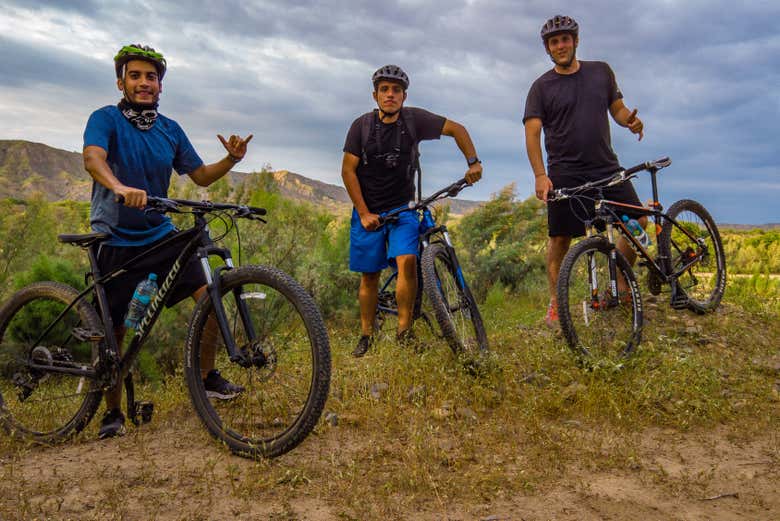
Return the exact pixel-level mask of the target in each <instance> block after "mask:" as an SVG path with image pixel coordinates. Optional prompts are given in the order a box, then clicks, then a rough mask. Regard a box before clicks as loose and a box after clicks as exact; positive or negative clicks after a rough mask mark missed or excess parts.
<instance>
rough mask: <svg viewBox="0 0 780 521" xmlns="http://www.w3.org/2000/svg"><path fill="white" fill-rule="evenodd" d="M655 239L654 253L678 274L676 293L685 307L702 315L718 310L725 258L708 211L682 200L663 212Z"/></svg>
mask: <svg viewBox="0 0 780 521" xmlns="http://www.w3.org/2000/svg"><path fill="white" fill-rule="evenodd" d="M667 215H668V216H669V218H671V219H674V220H675V221H676V222H677V224H678V225H679V227H677V226H674V224H673V223H672V221H670V220H669V219H664V225H663V228H662V229H661V235H660V237H659V238H658V251H659V253H660V254H661V256H662V257H666V258H667V259H668V260H669V267H670V268H671V272H672V273H675V272H678V271H681V273H680V275H679V277H678V278H677V287H678V290H682V291H683V292H684V294H685V296H687V298H688V307H690V308H691V309H693V310H694V311H697V312H699V313H705V312H708V311H712V310H714V309H715V308H716V307H718V304H719V303H720V300H721V299H722V298H723V292H724V291H725V290H726V256H725V254H724V252H723V243H722V242H721V240H720V233H718V227H717V226H715V221H714V220H713V219H712V216H710V214H709V212H708V211H707V210H706V209H705V208H704V207H703V206H702V205H701V204H699V203H697V202H696V201H692V200H690V199H682V200H680V201H677V202H676V203H674V204H673V205H672V206H671V207H670V208H669V211H668V212H667Z"/></svg>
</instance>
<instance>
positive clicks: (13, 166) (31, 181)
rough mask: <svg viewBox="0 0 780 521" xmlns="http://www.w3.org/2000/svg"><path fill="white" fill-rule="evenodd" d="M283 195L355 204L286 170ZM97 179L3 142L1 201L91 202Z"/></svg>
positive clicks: (54, 156)
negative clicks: (42, 199) (35, 199)
mask: <svg viewBox="0 0 780 521" xmlns="http://www.w3.org/2000/svg"><path fill="white" fill-rule="evenodd" d="M253 175H255V174H253V173H246V172H231V176H230V181H231V184H233V185H235V184H240V183H243V182H246V181H247V180H248V179H249V178H251V176H253ZM273 179H274V181H275V182H276V184H277V185H278V189H279V192H280V193H281V194H282V195H283V196H285V197H289V198H291V199H295V200H299V201H306V202H309V203H312V204H316V205H319V206H324V207H326V208H328V209H330V210H333V211H336V210H338V211H341V210H346V209H348V208H349V207H350V206H351V203H350V200H349V196H348V195H347V192H346V190H344V188H343V187H341V186H337V185H331V184H327V183H323V182H322V181H317V180H315V179H309V178H308V177H304V176H302V175H300V174H296V173H293V172H289V171H287V170H278V171H276V172H274V173H273ZM91 188H92V181H91V179H90V178H89V175H87V173H86V172H85V171H84V164H83V161H82V157H81V154H79V153H77V152H67V151H65V150H60V149H57V148H53V147H50V146H48V145H44V144H42V143H33V142H30V141H20V140H0V199H3V198H9V197H10V198H17V199H29V198H30V197H33V196H36V195H39V196H43V197H44V198H45V199H47V200H49V201H60V200H63V199H72V200H76V201H86V200H89V195H90V190H91ZM477 205H479V202H477V201H468V200H463V199H457V200H453V201H450V211H451V212H452V214H454V215H462V214H465V213H468V212H469V211H470V210H471V209H473V208H475V207H476V206H477Z"/></svg>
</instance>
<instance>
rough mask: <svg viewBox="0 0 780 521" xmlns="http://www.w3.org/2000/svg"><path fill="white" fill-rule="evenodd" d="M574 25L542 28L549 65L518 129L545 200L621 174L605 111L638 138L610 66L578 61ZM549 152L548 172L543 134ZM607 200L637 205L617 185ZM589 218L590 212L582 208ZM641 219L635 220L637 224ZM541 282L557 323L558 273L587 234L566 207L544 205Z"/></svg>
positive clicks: (564, 22) (563, 19)
mask: <svg viewBox="0 0 780 521" xmlns="http://www.w3.org/2000/svg"><path fill="white" fill-rule="evenodd" d="M578 33H579V26H578V25H577V22H575V21H574V19H572V18H570V17H568V16H560V15H558V16H555V17H553V18H551V19H549V20H548V21H547V22H546V23H545V24H544V26H543V27H542V31H541V35H542V42H543V43H544V48H545V51H547V54H548V55H549V56H550V58H551V59H552V61H553V63H554V64H555V66H554V67H553V68H552V69H551V70H549V71H547V72H546V73H544V74H543V75H542V76H540V77H539V78H538V79H537V80H536V81H535V82H534V83H533V85H532V86H531V90H530V91H529V92H528V98H527V99H526V105H525V114H524V116H523V124H524V125H525V146H526V151H527V152H528V160H529V161H530V163H531V168H532V169H533V172H534V177H535V178H536V181H535V184H536V186H535V191H536V197H538V198H539V199H541V200H542V201H545V202H546V201H547V193H548V192H549V191H550V190H552V189H553V188H568V187H573V186H578V185H581V184H584V183H586V182H589V181H593V180H596V179H602V178H604V177H607V176H609V175H610V174H612V173H615V172H617V171H618V170H620V163H618V159H617V155H616V154H615V152H614V151H613V150H612V144H611V140H610V133H609V120H608V119H607V112H609V114H610V115H611V116H612V119H613V120H615V122H616V123H617V124H618V125H620V126H622V127H626V128H628V129H629V130H630V131H631V132H633V133H634V134H639V139H640V140H641V139H642V135H643V125H642V121H641V120H640V119H639V118H638V117H636V112H637V111H636V109H634V110H633V111H630V110H629V109H628V108H627V107H626V106H625V105H624V104H623V94H622V93H621V92H620V89H618V86H617V82H616V81H615V75H614V74H613V72H612V69H611V68H610V67H609V65H607V64H606V63H604V62H585V61H578V60H577V57H576V54H577V44H578V43H579V39H578ZM542 129H544V146H545V150H546V152H547V170H545V167H544V161H543V160H542V147H541V133H542ZM605 195H606V196H607V197H609V198H610V199H613V200H617V201H622V202H626V203H631V204H636V205H639V204H641V203H640V202H639V198H638V197H637V195H636V192H635V191H634V188H633V187H632V186H631V183H623V184H621V185H619V186H618V187H615V188H613V189H611V190H609V191H605ZM585 210H586V211H588V212H589V213H590V214H591V215H592V212H593V208H592V207H591V208H586V209H585ZM646 221H647V218H646V217H643V218H641V219H639V222H640V224H642V226H644V225H645V223H646ZM547 224H548V228H549V236H550V238H549V241H548V243H547V280H548V283H549V289H550V306H549V308H548V310H547V316H546V317H545V321H546V322H547V325H548V326H554V325H556V324H557V320H558V305H557V301H556V286H557V283H558V272H559V271H560V267H561V262H562V261H563V257H564V256H565V255H566V252H567V251H568V250H569V245H570V244H571V240H572V237H578V236H580V235H583V234H584V233H585V229H584V226H583V224H582V222H581V221H580V220H579V218H578V217H577V216H575V215H574V214H573V213H572V211H571V209H570V207H569V205H568V204H566V203H564V202H558V203H550V204H549V205H548V212H547ZM618 248H619V249H620V251H621V252H622V253H623V255H625V257H626V258H627V259H628V260H629V261H630V262H631V263H633V262H634V260H635V254H634V252H633V250H632V249H631V247H630V246H629V245H628V244H627V243H625V241H623V240H622V239H621V240H620V241H618Z"/></svg>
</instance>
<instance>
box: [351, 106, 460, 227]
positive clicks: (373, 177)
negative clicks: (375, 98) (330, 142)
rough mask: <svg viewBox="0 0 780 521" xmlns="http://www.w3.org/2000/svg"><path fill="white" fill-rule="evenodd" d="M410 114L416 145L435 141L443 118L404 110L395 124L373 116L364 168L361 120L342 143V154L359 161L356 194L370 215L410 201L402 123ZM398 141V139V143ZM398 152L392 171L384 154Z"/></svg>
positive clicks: (408, 151) (407, 140)
mask: <svg viewBox="0 0 780 521" xmlns="http://www.w3.org/2000/svg"><path fill="white" fill-rule="evenodd" d="M412 111H413V112H414V126H415V137H416V138H417V142H418V143H419V142H420V141H424V140H429V139H439V138H440V137H441V131H442V129H443V128H444V122H445V121H447V119H446V118H444V117H442V116H439V115H437V114H434V113H432V112H428V111H427V110H423V109H419V108H415V107H404V108H403V109H402V110H401V117H400V118H398V120H397V121H396V122H395V123H389V124H387V123H382V122H380V121H379V116H376V115H375V116H374V124H373V125H371V131H370V132H369V135H368V142H367V143H366V157H367V159H368V164H367V165H366V164H364V163H363V147H362V142H361V132H362V128H361V127H362V123H361V120H362V117H363V116H360V117H359V118H357V119H356V120H355V121H353V122H352V126H351V127H349V132H347V139H346V141H345V142H344V152H349V153H350V154H352V155H355V156H357V157H359V158H360V163H359V164H358V167H357V178H358V182H359V183H360V191H361V193H362V194H363V199H364V200H365V201H366V206H368V209H369V211H371V212H372V213H380V212H386V211H388V210H392V209H393V208H398V207H400V206H403V205H405V204H407V203H408V202H409V201H411V200H413V199H414V172H412V171H411V156H412V139H411V136H410V135H409V132H408V130H407V128H406V124H405V123H404V121H403V119H404V114H408V113H409V112H412ZM377 123H379V144H377V129H376V124H377ZM399 138H400V139H399ZM396 148H400V152H398V159H397V161H396V165H395V167H391V165H389V164H388V163H389V162H390V163H392V161H388V160H387V159H386V157H387V154H388V153H391V154H392V153H394V152H395V149H396Z"/></svg>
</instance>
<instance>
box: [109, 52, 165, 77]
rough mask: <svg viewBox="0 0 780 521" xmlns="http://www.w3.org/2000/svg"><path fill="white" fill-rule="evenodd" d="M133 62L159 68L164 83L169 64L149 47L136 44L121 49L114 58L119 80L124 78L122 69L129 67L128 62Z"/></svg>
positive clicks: (158, 71) (158, 72)
mask: <svg viewBox="0 0 780 521" xmlns="http://www.w3.org/2000/svg"><path fill="white" fill-rule="evenodd" d="M131 60H143V61H146V62H149V63H151V64H152V65H154V66H155V67H156V68H157V74H158V75H159V76H160V81H162V79H163V76H165V70H166V68H167V64H166V62H165V58H164V57H163V55H162V54H161V53H159V52H157V51H155V50H154V49H153V48H152V47H149V46H148V45H141V44H140V43H134V44H130V45H125V46H124V47H122V48H121V49H119V52H118V53H116V56H114V68H115V69H116V77H117V78H119V79H121V78H122V69H123V68H124V66H125V65H127V62H129V61H131Z"/></svg>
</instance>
